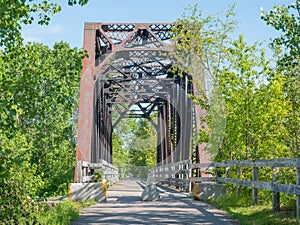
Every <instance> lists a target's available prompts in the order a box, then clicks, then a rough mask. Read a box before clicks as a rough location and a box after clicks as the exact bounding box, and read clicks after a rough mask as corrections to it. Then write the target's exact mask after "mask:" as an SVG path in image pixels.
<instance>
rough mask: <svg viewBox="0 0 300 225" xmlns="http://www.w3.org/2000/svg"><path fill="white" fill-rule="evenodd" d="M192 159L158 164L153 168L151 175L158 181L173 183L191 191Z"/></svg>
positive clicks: (177, 186)
mask: <svg viewBox="0 0 300 225" xmlns="http://www.w3.org/2000/svg"><path fill="white" fill-rule="evenodd" d="M190 166H191V163H190V160H184V161H180V162H175V163H171V164H168V165H165V166H158V167H155V168H153V169H152V171H151V176H152V177H153V180H155V182H158V183H163V184H168V185H172V186H174V187H176V188H178V189H180V190H185V191H189V187H190V180H189V178H190V176H191V175H190V172H191V170H190Z"/></svg>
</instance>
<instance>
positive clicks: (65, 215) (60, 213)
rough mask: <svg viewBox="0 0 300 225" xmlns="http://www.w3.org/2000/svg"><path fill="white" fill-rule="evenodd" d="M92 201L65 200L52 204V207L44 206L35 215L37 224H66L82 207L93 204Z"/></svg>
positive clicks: (76, 215)
mask: <svg viewBox="0 0 300 225" xmlns="http://www.w3.org/2000/svg"><path fill="white" fill-rule="evenodd" d="M95 203H96V202H94V201H88V202H83V203H82V202H71V201H65V202H63V203H59V204H56V205H54V206H53V207H47V206H45V207H44V208H43V210H42V211H40V212H39V213H38V214H37V215H36V218H37V221H38V223H39V224H45V225H46V224H47V225H68V224H70V222H71V221H72V220H74V219H76V218H77V217H78V216H79V212H80V210H81V209H82V208H84V207H87V206H90V205H93V204H95Z"/></svg>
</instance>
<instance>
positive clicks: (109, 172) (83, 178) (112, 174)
mask: <svg viewBox="0 0 300 225" xmlns="http://www.w3.org/2000/svg"><path fill="white" fill-rule="evenodd" d="M77 166H78V182H81V183H86V182H91V181H92V179H93V177H94V175H93V170H96V169H98V170H103V175H104V176H105V178H106V179H107V180H109V181H110V182H112V183H115V182H117V181H118V180H119V172H118V168H116V167H114V166H113V165H112V164H110V163H108V162H107V161H105V160H100V162H99V163H90V162H86V161H78V162H77Z"/></svg>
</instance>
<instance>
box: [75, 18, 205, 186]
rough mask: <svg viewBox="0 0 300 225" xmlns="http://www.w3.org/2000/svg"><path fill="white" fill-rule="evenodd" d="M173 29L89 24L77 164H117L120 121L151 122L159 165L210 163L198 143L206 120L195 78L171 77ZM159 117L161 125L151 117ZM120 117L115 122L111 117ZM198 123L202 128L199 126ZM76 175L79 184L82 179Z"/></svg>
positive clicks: (168, 25)
mask: <svg viewBox="0 0 300 225" xmlns="http://www.w3.org/2000/svg"><path fill="white" fill-rule="evenodd" d="M172 27H173V24H172V23H86V24H85V28H84V46H83V47H84V49H85V50H87V52H88V55H89V57H88V58H85V59H84V60H83V70H82V78H81V84H80V107H79V120H78V141H77V155H76V162H79V161H86V162H91V163H98V162H99V161H100V160H105V161H107V162H108V163H112V161H113V160H112V157H113V155H112V132H113V129H114V127H115V126H117V125H118V123H119V122H120V120H121V119H123V118H128V117H136V118H146V119H148V120H149V121H150V122H151V123H152V125H153V126H154V127H155V128H156V131H157V143H158V144H157V165H158V166H163V165H167V164H170V163H174V162H179V161H182V160H187V159H190V160H192V162H195V163H199V162H200V161H201V162H207V160H208V155H207V154H205V152H204V148H203V146H201V145H196V144H194V143H193V138H192V137H193V134H195V133H196V128H197V126H198V127H199V126H200V124H199V121H200V120H197V119H196V118H199V117H200V114H203V110H202V109H201V108H199V106H194V104H193V102H192V100H191V99H190V98H189V97H188V95H189V94H195V92H196V87H195V84H194V83H193V82H192V81H193V74H186V75H184V76H178V75H177V74H176V73H174V72H172V70H170V68H172V64H173V59H172V57H171V56H170V54H169V53H171V52H173V51H174V48H172V46H171V42H170V39H171V35H172V33H171V30H172ZM154 112H156V115H157V119H156V120H153V119H152V118H153V117H152V116H151V115H152V114H153V113H154ZM113 113H115V114H117V115H118V118H117V119H116V120H114V121H113V119H112V118H113V117H112V114H113ZM197 121H198V122H197ZM77 169H78V168H77V167H76V170H75V171H76V173H75V181H77V179H78V173H77Z"/></svg>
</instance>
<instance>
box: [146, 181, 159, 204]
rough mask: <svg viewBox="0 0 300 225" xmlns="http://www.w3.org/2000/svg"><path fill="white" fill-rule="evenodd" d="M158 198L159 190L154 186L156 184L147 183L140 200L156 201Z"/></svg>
mask: <svg viewBox="0 0 300 225" xmlns="http://www.w3.org/2000/svg"><path fill="white" fill-rule="evenodd" d="M159 199H160V196H159V192H158V190H157V188H156V185H155V184H154V183H153V184H148V185H147V186H146V187H145V189H144V191H143V193H142V200H143V201H158V200H159Z"/></svg>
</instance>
